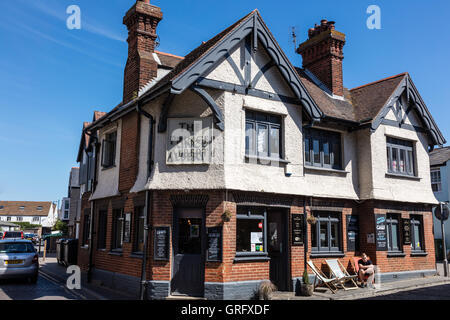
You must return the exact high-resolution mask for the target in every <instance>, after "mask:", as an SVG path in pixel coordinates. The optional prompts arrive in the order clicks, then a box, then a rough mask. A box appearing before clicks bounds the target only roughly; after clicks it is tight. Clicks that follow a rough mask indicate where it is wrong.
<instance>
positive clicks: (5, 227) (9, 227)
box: [0, 221, 20, 238]
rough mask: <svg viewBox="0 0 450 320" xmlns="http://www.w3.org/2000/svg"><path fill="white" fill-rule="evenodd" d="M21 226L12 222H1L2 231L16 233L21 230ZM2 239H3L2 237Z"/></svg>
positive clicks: (0, 229)
mask: <svg viewBox="0 0 450 320" xmlns="http://www.w3.org/2000/svg"><path fill="white" fill-rule="evenodd" d="M19 229H20V226H18V225H17V224H14V223H11V222H4V221H0V231H1V232H4V231H16V230H19ZM0 238H1V237H0Z"/></svg>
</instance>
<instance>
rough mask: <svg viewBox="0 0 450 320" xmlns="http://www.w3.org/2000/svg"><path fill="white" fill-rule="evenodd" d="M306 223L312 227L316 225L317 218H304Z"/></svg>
mask: <svg viewBox="0 0 450 320" xmlns="http://www.w3.org/2000/svg"><path fill="white" fill-rule="evenodd" d="M306 222H308V223H309V224H311V225H314V224H316V223H317V218H316V217H314V216H312V215H311V216H308V218H306Z"/></svg>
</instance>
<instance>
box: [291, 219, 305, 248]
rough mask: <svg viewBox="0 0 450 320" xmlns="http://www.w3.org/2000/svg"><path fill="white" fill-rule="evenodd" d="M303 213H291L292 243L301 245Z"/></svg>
mask: <svg viewBox="0 0 450 320" xmlns="http://www.w3.org/2000/svg"><path fill="white" fill-rule="evenodd" d="M303 224H304V221H303V214H293V215H292V245H293V246H302V245H303Z"/></svg>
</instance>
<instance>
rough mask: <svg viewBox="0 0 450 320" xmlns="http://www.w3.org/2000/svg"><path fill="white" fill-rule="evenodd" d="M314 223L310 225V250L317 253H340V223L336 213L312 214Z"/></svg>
mask: <svg viewBox="0 0 450 320" xmlns="http://www.w3.org/2000/svg"><path fill="white" fill-rule="evenodd" d="M313 215H314V217H315V218H316V223H315V224H314V225H311V243H312V245H311V250H312V251H313V252H317V253H332V252H341V251H342V248H341V238H342V231H341V221H340V215H339V214H337V213H328V212H318V213H314V214H313Z"/></svg>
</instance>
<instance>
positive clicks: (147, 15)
mask: <svg viewBox="0 0 450 320" xmlns="http://www.w3.org/2000/svg"><path fill="white" fill-rule="evenodd" d="M162 16H163V15H162V12H161V9H160V8H158V7H156V6H153V5H151V4H150V3H149V2H148V1H137V2H136V4H135V5H134V6H133V7H132V8H131V9H130V10H129V11H128V12H127V14H126V15H125V17H124V18H123V23H124V24H125V25H126V26H127V28H128V40H127V41H128V59H127V64H126V67H125V75H124V89H123V102H124V103H127V102H129V101H131V100H133V99H134V98H136V97H137V94H138V92H139V89H141V88H142V87H143V86H145V85H146V84H147V83H149V82H150V81H151V80H152V79H153V78H155V77H156V76H157V72H158V64H157V63H156V61H155V60H154V59H153V56H152V53H153V52H154V51H155V41H156V39H157V34H156V28H157V26H158V23H159V22H160V21H161V19H162Z"/></svg>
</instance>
